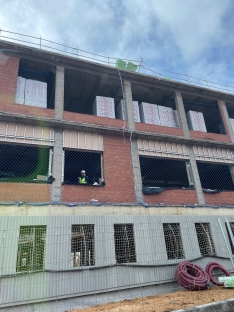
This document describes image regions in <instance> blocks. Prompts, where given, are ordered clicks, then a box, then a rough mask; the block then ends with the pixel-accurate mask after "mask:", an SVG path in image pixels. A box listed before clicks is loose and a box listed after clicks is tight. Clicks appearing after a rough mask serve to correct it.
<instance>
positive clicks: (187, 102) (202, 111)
mask: <svg viewBox="0 0 234 312" xmlns="http://www.w3.org/2000/svg"><path fill="white" fill-rule="evenodd" d="M182 98H183V103H184V108H185V113H186V116H187V120H188V126H189V129H190V130H194V131H203V132H211V133H220V134H226V132H225V128H224V125H223V122H222V118H221V114H220V111H219V108H218V104H217V101H216V100H212V99H206V98H203V97H198V96H195V95H189V94H184V93H183V94H182ZM189 111H192V112H195V114H193V113H192V114H193V115H192V114H191V113H189ZM196 113H199V114H196ZM189 115H190V117H189ZM203 121H204V123H203ZM204 125H205V126H204Z"/></svg>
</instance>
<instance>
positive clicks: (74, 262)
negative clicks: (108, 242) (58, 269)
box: [71, 224, 95, 268]
mask: <svg viewBox="0 0 234 312" xmlns="http://www.w3.org/2000/svg"><path fill="white" fill-rule="evenodd" d="M94 264H95V255H94V225H93V224H83V225H80V224H78V225H72V237H71V267H72V268H73V267H81V266H92V265H94Z"/></svg>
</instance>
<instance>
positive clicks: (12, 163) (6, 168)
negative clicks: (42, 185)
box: [0, 144, 51, 182]
mask: <svg viewBox="0 0 234 312" xmlns="http://www.w3.org/2000/svg"><path fill="white" fill-rule="evenodd" d="M49 154H50V149H49V148H46V147H36V146H25V145H24V146H23V145H12V144H0V182H47V177H48V176H49V172H50V165H51V164H49V163H50V161H49V160H50V157H49Z"/></svg>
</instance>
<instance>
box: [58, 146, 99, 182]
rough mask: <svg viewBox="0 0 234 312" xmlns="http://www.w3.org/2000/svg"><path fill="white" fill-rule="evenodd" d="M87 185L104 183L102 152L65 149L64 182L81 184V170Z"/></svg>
mask: <svg viewBox="0 0 234 312" xmlns="http://www.w3.org/2000/svg"><path fill="white" fill-rule="evenodd" d="M82 170H84V171H85V174H86V183H85V184H87V185H100V186H103V185H104V176H103V166H102V153H100V152H83V151H82V152H81V151H74V150H65V159H64V182H63V184H80V181H79V177H81V171H82Z"/></svg>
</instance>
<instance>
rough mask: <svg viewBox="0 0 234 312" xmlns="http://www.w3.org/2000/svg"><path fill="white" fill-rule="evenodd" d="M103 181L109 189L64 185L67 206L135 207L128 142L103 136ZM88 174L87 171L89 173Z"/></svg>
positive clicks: (64, 197)
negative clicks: (96, 203)
mask: <svg viewBox="0 0 234 312" xmlns="http://www.w3.org/2000/svg"><path fill="white" fill-rule="evenodd" d="M103 156H104V157H103V158H104V179H105V183H106V185H105V186H104V187H98V186H96V187H95V186H86V185H84V186H82V185H73V186H72V185H63V186H62V194H63V195H62V196H63V197H62V198H63V201H64V202H90V201H91V199H97V200H98V201H99V202H112V203H117V202H118V203H135V202H136V199H135V193H134V183H133V172H132V161H131V151H130V142H129V139H127V138H126V139H124V138H123V137H122V136H121V137H117V136H116V137H113V136H108V135H104V153H103ZM87 171H88V170H87Z"/></svg>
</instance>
